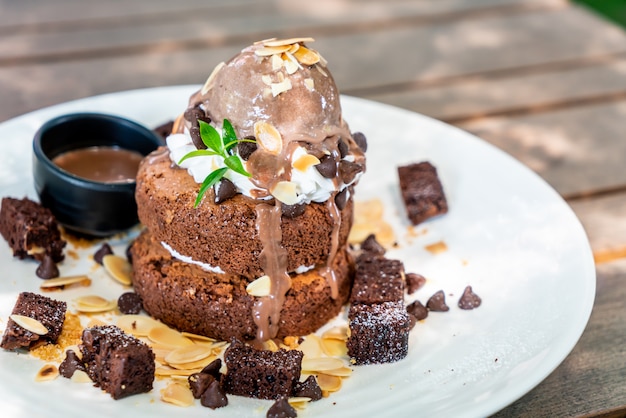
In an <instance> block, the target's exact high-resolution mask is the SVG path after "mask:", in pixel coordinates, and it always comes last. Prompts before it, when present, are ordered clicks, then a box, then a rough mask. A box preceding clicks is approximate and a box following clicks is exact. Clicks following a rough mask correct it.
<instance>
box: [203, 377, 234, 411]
mask: <svg viewBox="0 0 626 418" xmlns="http://www.w3.org/2000/svg"><path fill="white" fill-rule="evenodd" d="M200 403H201V404H202V406H206V407H207V408H211V409H216V408H221V407H223V406H226V405H228V398H227V397H226V393H224V390H223V389H222V387H221V386H220V383H219V382H218V381H217V380H213V382H211V383H210V384H209V387H208V388H207V389H206V390H205V391H204V393H203V394H202V396H201V397H200Z"/></svg>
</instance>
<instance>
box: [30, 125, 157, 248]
mask: <svg viewBox="0 0 626 418" xmlns="http://www.w3.org/2000/svg"><path fill="white" fill-rule="evenodd" d="M162 144H163V141H162V140H161V138H160V137H159V136H157V135H156V134H155V133H153V132H152V131H151V130H149V129H148V128H146V127H144V126H141V125H139V124H137V123H135V122H132V121H130V120H128V119H124V118H121V117H118V116H113V115H106V114H99V113H74V114H68V115H64V116H59V117H56V118H54V119H52V120H50V121H48V122H46V123H45V124H43V125H42V126H41V128H39V130H38V131H37V133H36V134H35V138H34V140H33V151H34V155H33V176H34V180H35V190H36V191H37V194H38V195H39V199H40V202H41V204H42V205H43V206H45V207H47V208H49V209H50V210H51V211H52V213H53V214H54V215H55V216H56V218H57V220H58V221H59V222H60V223H61V224H62V225H63V226H65V227H66V228H67V229H69V230H72V231H74V232H77V233H80V234H86V235H91V236H96V237H104V236H108V235H112V234H115V233H117V232H121V231H124V230H126V229H128V228H130V227H132V226H133V225H135V224H137V222H138V218H137V204H136V203H135V181H129V182H125V183H105V182H100V181H93V180H87V179H85V178H82V177H78V176H76V175H74V174H71V173H70V172H68V171H65V170H63V169H61V168H59V167H58V166H57V165H55V164H54V163H53V162H52V160H53V159H54V158H55V157H56V156H58V155H59V154H62V153H65V152H68V151H72V150H76V149H80V148H89V147H102V146H105V147H119V148H122V149H127V150H131V151H137V152H139V153H140V154H142V155H147V154H149V153H150V152H152V151H153V150H155V149H156V148H157V147H158V146H159V145H162Z"/></svg>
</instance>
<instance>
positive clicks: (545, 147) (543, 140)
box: [459, 100, 626, 197]
mask: <svg viewBox="0 0 626 418" xmlns="http://www.w3.org/2000/svg"><path fill="white" fill-rule="evenodd" d="M624 120H626V100H622V101H618V102H614V103H607V104H599V105H594V106H582V107H574V108H570V109H564V110H559V111H554V112H544V113H539V114H530V115H523V116H519V117H508V118H505V117H497V118H488V119H482V120H477V121H474V122H467V123H461V124H459V127H461V128H463V129H466V130H468V131H470V132H472V133H474V134H476V135H478V136H479V137H481V138H484V139H485V140H487V141H488V142H491V143H492V144H494V145H496V146H497V147H499V148H501V149H503V150H505V151H506V152H508V153H510V154H511V155H513V156H514V157H516V158H517V159H519V160H520V161H521V162H523V163H524V164H526V165H527V166H528V167H530V168H531V169H532V170H534V171H535V172H537V173H538V174H539V175H540V176H541V177H543V178H544V179H545V180H546V181H547V182H548V183H550V184H551V185H552V186H553V187H554V188H555V189H556V190H557V191H558V192H559V193H561V195H564V196H566V197H567V195H569V194H581V193H582V194H584V193H585V192H592V191H594V190H597V189H606V188H611V187H619V186H623V185H624V184H626V175H625V174H624V155H626V137H624V129H623V126H624Z"/></svg>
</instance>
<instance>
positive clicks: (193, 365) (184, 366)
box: [168, 355, 217, 370]
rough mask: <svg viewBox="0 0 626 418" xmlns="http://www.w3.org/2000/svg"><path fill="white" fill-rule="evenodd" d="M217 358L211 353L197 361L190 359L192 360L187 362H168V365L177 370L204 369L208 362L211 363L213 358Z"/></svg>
mask: <svg viewBox="0 0 626 418" xmlns="http://www.w3.org/2000/svg"><path fill="white" fill-rule="evenodd" d="M216 358H217V356H214V355H211V356H209V357H207V358H203V359H201V360H198V361H192V362H188V363H168V364H169V366H171V367H173V368H175V369H178V370H197V369H200V370H202V369H204V368H205V367H206V366H208V365H209V364H211V363H212V362H213V361H214V360H215V359H216Z"/></svg>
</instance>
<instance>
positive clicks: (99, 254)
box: [93, 242, 113, 265]
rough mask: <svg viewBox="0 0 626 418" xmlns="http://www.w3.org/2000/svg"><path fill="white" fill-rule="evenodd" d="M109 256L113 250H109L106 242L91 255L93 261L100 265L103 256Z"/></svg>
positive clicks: (109, 247)
mask: <svg viewBox="0 0 626 418" xmlns="http://www.w3.org/2000/svg"><path fill="white" fill-rule="evenodd" d="M111 254H113V250H112V249H111V246H110V245H109V244H108V243H107V242H105V243H104V244H102V246H101V247H100V248H99V249H98V251H96V253H95V254H94V255H93V261H95V262H96V263H98V264H100V265H102V259H103V258H104V256H105V255H111Z"/></svg>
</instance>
